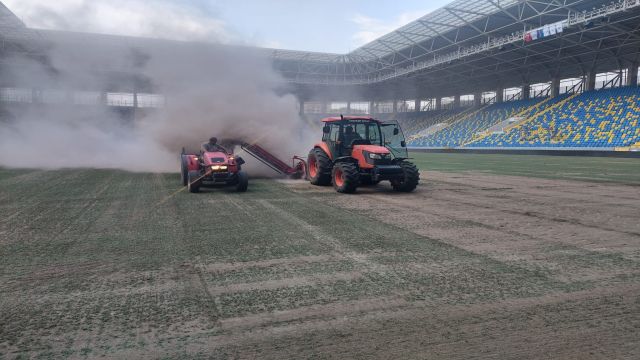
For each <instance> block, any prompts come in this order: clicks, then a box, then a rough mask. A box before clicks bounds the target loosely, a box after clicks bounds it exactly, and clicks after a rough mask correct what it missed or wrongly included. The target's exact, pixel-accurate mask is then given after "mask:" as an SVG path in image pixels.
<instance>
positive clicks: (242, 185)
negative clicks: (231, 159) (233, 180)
mask: <svg viewBox="0 0 640 360" xmlns="http://www.w3.org/2000/svg"><path fill="white" fill-rule="evenodd" d="M237 176H238V183H237V184H236V191H237V192H245V191H247V188H248V187H249V176H248V175H247V173H246V172H244V171H240V172H238V175H237Z"/></svg>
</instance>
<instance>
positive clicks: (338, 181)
mask: <svg viewBox="0 0 640 360" xmlns="http://www.w3.org/2000/svg"><path fill="white" fill-rule="evenodd" d="M331 183H332V184H333V188H334V189H336V191H337V192H339V193H343V194H351V193H354V192H355V191H356V188H358V184H360V173H359V171H358V167H357V166H356V165H355V164H353V163H347V162H343V163H337V164H335V165H334V167H333V169H332V170H331Z"/></svg>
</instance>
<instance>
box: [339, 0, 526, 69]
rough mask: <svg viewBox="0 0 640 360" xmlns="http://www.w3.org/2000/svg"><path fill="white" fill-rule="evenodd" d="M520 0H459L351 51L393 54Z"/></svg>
mask: <svg viewBox="0 0 640 360" xmlns="http://www.w3.org/2000/svg"><path fill="white" fill-rule="evenodd" d="M518 2H519V1H518V0H495V1H487V0H456V1H454V2H452V3H451V4H449V5H447V6H445V7H443V8H440V9H438V10H436V11H433V12H431V13H429V14H427V15H425V16H423V17H421V18H419V19H417V20H415V21H413V22H411V23H409V24H407V25H405V26H403V27H401V28H399V29H397V30H395V31H392V32H390V33H388V34H386V35H384V36H382V37H380V38H378V39H376V40H374V41H372V42H370V43H368V44H366V45H364V46H362V47H360V48H358V49H356V50H354V51H353V52H352V53H350V54H349V55H351V56H355V57H358V58H361V59H367V60H372V59H375V58H381V57H385V56H389V55H391V54H393V53H394V52H398V51H401V50H403V49H405V48H407V47H410V46H415V45H417V44H420V43H423V42H425V41H427V40H430V39H433V38H436V37H441V36H443V34H445V33H447V32H449V31H450V30H451V29H456V28H459V27H462V26H468V25H470V24H472V23H473V22H474V21H476V20H478V19H481V18H484V17H486V16H488V15H491V14H494V13H497V12H501V11H505V10H504V9H505V8H508V7H509V6H511V5H514V4H516V3H518Z"/></svg>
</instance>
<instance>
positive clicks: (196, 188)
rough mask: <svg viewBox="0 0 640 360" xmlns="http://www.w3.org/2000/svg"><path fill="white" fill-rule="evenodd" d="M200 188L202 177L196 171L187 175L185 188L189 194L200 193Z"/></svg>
mask: <svg viewBox="0 0 640 360" xmlns="http://www.w3.org/2000/svg"><path fill="white" fill-rule="evenodd" d="M200 186H202V177H201V176H200V173H199V172H197V171H190V172H189V174H188V175H187V188H188V189H189V192H190V193H194V194H195V193H198V192H200Z"/></svg>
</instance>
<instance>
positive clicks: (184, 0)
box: [0, 0, 450, 53]
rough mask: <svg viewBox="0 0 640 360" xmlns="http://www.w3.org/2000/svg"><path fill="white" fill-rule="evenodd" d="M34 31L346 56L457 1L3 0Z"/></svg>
mask: <svg viewBox="0 0 640 360" xmlns="http://www.w3.org/2000/svg"><path fill="white" fill-rule="evenodd" d="M0 1H2V2H4V4H5V5H7V7H9V9H11V10H12V11H13V12H14V13H15V14H16V15H18V16H19V17H20V18H21V19H22V20H23V21H24V22H25V23H26V24H27V25H28V26H30V27H34V28H45V29H57V30H72V31H83V32H98V33H106V34H119V35H132V36H146V37H159V38H167V39H178V40H198V41H215V42H225V43H242V44H249V45H257V46H266V47H275V48H284V49H295V50H307V51H324V52H336V53H346V52H349V51H350V50H353V49H355V48H357V47H358V46H360V45H363V44H365V43H367V42H369V41H371V40H374V39H375V38H377V37H379V36H381V35H384V34H386V33H388V32H389V31H391V30H394V29H396V28H398V27H400V26H402V25H404V24H406V23H408V22H410V21H412V20H414V19H416V18H418V17H421V16H423V15H425V14H427V13H428V12H430V11H433V10H435V9H437V8H439V7H441V6H444V5H446V4H447V3H449V2H450V0H430V1H419V0H396V1H391V0H384V1H383V0H369V1H367V0H55V1H52V0H0Z"/></svg>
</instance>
